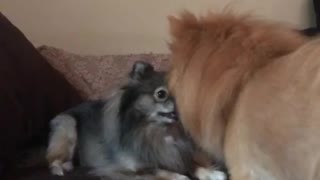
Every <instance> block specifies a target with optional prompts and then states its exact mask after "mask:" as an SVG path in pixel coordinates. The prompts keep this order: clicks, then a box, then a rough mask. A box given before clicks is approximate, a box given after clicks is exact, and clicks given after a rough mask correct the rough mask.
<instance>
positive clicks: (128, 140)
mask: <svg viewBox="0 0 320 180" xmlns="http://www.w3.org/2000/svg"><path fill="white" fill-rule="evenodd" d="M166 87H167V85H166V81H165V74H164V73H162V72H156V71H154V70H153V67H152V66H151V65H149V64H146V63H141V62H140V63H136V64H135V65H134V67H133V69H132V72H131V73H130V80H129V82H128V84H127V85H126V86H124V87H122V88H121V89H120V90H119V91H118V92H117V93H116V94H114V95H113V96H111V97H110V98H108V99H107V100H99V101H90V102H85V103H83V104H81V105H79V106H77V107H75V108H72V109H70V110H68V111H66V112H64V113H61V114H59V115H58V116H56V117H55V118H54V119H53V120H52V121H51V135H50V142H49V147H48V151H47V158H48V160H49V163H50V167H51V170H52V173H53V174H57V175H63V171H64V170H68V169H70V165H71V164H72V163H71V161H72V158H73V156H74V155H73V154H74V151H75V150H76V151H77V153H78V155H79V160H80V165H81V166H85V167H89V168H90V169H92V170H93V171H92V172H93V174H95V175H98V176H104V177H109V178H112V179H133V177H132V175H130V176H128V175H127V174H126V173H128V172H131V173H132V172H138V171H140V170H143V169H153V170H157V171H155V172H161V173H158V174H157V175H158V176H165V177H166V178H168V176H170V177H171V178H170V179H186V177H185V176H183V175H180V174H187V173H188V172H193V170H194V169H195V168H196V167H195V163H194V161H193V160H194V159H193V157H194V156H193V155H194V152H195V148H194V145H193V143H192V141H191V139H190V138H189V136H188V135H187V134H186V133H185V132H184V131H183V128H182V126H181V124H180V123H179V122H178V121H177V118H176V116H175V105H174V100H173V98H172V97H171V96H170V94H169V93H168V91H167V89H166ZM160 170H161V171H160ZM162 170H165V171H162ZM124 172H126V173H124ZM168 172H175V173H171V174H170V173H168ZM176 173H179V174H176ZM219 173H221V172H219ZM135 177H138V178H144V177H145V176H139V175H136V176H135ZM155 177H156V176H154V178H155ZM149 178H150V177H149Z"/></svg>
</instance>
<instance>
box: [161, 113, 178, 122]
mask: <svg viewBox="0 0 320 180" xmlns="http://www.w3.org/2000/svg"><path fill="white" fill-rule="evenodd" d="M159 115H160V116H163V117H166V118H168V119H172V120H175V121H176V120H178V116H177V113H176V112H174V111H173V112H159Z"/></svg>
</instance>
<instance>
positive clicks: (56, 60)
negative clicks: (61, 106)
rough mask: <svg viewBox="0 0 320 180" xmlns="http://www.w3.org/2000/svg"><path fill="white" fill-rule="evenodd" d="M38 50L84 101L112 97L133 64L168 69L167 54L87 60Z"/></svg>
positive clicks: (53, 50) (44, 48) (58, 51)
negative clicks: (140, 61) (147, 64)
mask: <svg viewBox="0 0 320 180" xmlns="http://www.w3.org/2000/svg"><path fill="white" fill-rule="evenodd" d="M38 50H39V52H40V53H41V54H42V55H43V56H44V57H45V58H46V59H47V60H48V62H49V63H50V64H51V65H52V66H53V67H54V68H55V69H57V70H58V71H59V72H61V73H62V74H63V75H64V76H65V77H66V79H67V80H68V81H69V82H70V83H71V84H72V85H74V86H75V87H76V88H77V89H78V90H79V91H80V92H81V95H82V96H83V97H84V98H87V99H99V98H103V97H106V96H108V95H109V94H111V93H112V91H113V90H115V89H116V88H118V87H119V86H120V85H121V84H122V83H124V82H125V79H126V76H127V74H128V73H129V71H130V69H131V67H132V65H133V63H134V62H135V61H138V60H142V61H146V62H149V63H151V64H153V65H154V66H155V68H156V69H157V70H166V69H167V67H168V55H166V54H152V53H150V54H130V55H103V56H87V55H78V54H74V53H70V52H67V51H65V50H62V49H58V48H53V47H49V46H41V47H39V48H38Z"/></svg>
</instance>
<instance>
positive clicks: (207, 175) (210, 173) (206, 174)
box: [195, 167, 227, 180]
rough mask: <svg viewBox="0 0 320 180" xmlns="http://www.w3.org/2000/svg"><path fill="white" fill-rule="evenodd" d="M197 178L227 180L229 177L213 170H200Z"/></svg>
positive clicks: (200, 179) (197, 172)
mask: <svg viewBox="0 0 320 180" xmlns="http://www.w3.org/2000/svg"><path fill="white" fill-rule="evenodd" d="M195 175H196V177H197V178H198V179H199V180H227V175H226V174H225V173H224V172H222V171H218V170H216V169H213V168H202V167H201V168H198V169H197V171H196V174H195Z"/></svg>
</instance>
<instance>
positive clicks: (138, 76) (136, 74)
mask: <svg viewBox="0 0 320 180" xmlns="http://www.w3.org/2000/svg"><path fill="white" fill-rule="evenodd" d="M153 72H154V67H153V66H152V65H151V64H149V63H146V62H143V61H137V62H135V63H134V65H133V67H132V70H131V72H130V74H129V76H130V78H131V79H132V80H134V81H141V80H143V79H145V78H147V77H149V76H150V74H151V73H153Z"/></svg>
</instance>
